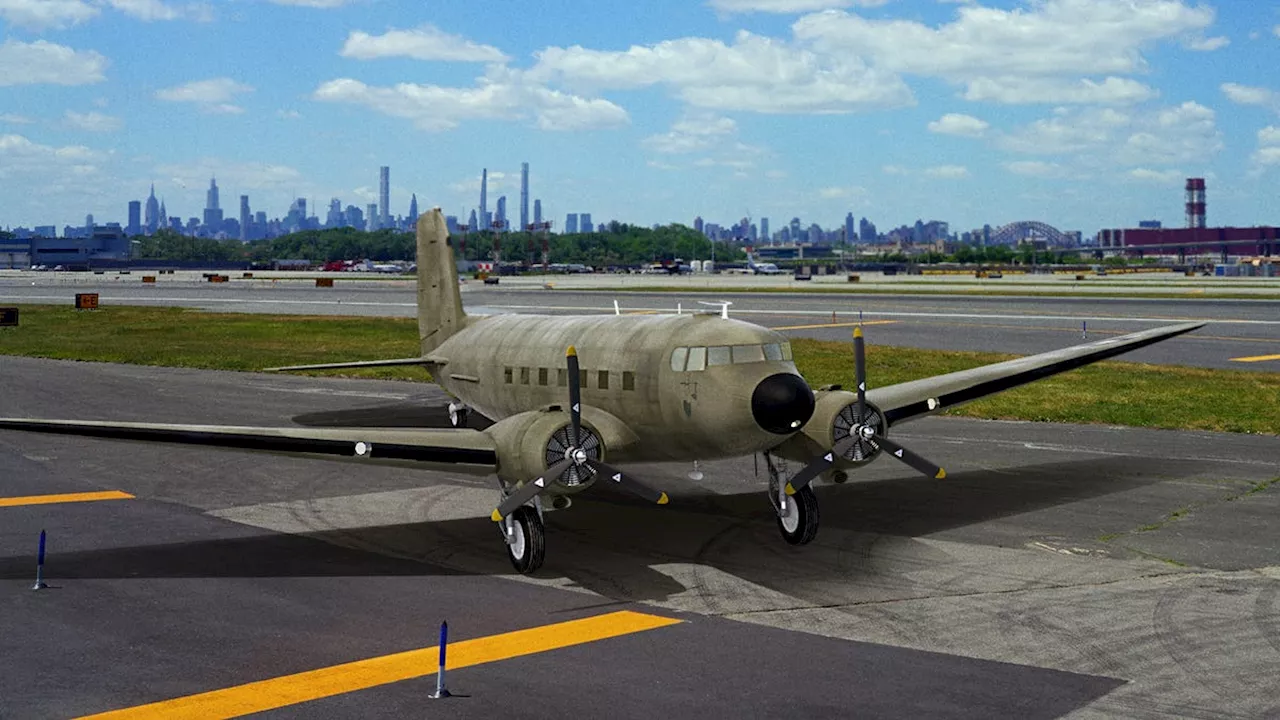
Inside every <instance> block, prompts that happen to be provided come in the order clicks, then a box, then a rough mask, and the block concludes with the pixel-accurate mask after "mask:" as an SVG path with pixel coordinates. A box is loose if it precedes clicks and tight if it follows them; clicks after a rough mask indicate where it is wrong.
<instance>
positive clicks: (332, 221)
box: [324, 198, 346, 228]
mask: <svg viewBox="0 0 1280 720" xmlns="http://www.w3.org/2000/svg"><path fill="white" fill-rule="evenodd" d="M345 221H346V218H345V217H344V216H343V214H342V201H341V200H339V199H338V198H332V199H330V200H329V212H327V213H325V216H324V226H325V227H329V228H336V227H341V226H342V225H343V223H344V222H345Z"/></svg>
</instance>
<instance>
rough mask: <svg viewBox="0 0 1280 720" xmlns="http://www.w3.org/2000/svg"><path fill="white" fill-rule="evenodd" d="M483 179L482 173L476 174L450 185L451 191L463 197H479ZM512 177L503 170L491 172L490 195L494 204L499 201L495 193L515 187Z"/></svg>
mask: <svg viewBox="0 0 1280 720" xmlns="http://www.w3.org/2000/svg"><path fill="white" fill-rule="evenodd" d="M483 177H484V176H483V175H482V174H481V173H476V174H475V175H472V176H470V177H467V178H463V179H462V180H459V181H457V182H454V183H450V184H449V189H450V190H452V191H454V192H456V193H461V194H463V195H468V196H469V195H472V194H474V195H476V196H477V197H478V196H479V195H480V181H481V180H482V179H483ZM511 177H512V176H511V175H508V174H507V173H505V172H503V171H501V170H490V171H489V195H490V197H491V198H493V200H492V202H496V201H497V195H494V193H501V192H502V191H503V190H510V189H512V188H513V187H514V186H513V185H512V183H511Z"/></svg>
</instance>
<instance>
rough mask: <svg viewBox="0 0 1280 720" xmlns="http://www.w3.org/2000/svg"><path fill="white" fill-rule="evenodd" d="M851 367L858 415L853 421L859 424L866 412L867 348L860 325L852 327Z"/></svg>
mask: <svg viewBox="0 0 1280 720" xmlns="http://www.w3.org/2000/svg"><path fill="white" fill-rule="evenodd" d="M853 369H854V381H855V382H857V383H858V417H857V418H855V422H856V423H858V424H861V423H862V418H863V417H865V416H866V413H867V349H866V347H865V344H864V343H863V341H862V328H860V327H856V328H854V329H853Z"/></svg>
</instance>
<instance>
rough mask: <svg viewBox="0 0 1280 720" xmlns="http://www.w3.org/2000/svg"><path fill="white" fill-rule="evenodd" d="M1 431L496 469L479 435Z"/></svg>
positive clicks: (24, 425) (2, 423) (489, 444)
mask: <svg viewBox="0 0 1280 720" xmlns="http://www.w3.org/2000/svg"><path fill="white" fill-rule="evenodd" d="M0 430H20V431H24V432H38V433H53V434H57V435H78V436H82V437H96V438H111V439H117V440H139V441H143V442H158V443H176V444H182V445H202V446H206V447H222V448H237V449H241V450H255V451H259V452H272V453H288V454H303V455H318V456H321V457H331V458H355V459H360V460H361V461H367V462H370V463H374V464H402V463H404V462H405V461H409V462H415V463H434V464H440V465H469V466H475V469H477V470H483V471H484V472H492V471H493V470H494V469H495V468H496V467H497V462H498V458H497V452H496V446H495V445H494V443H493V440H492V439H491V438H490V437H489V436H488V435H487V434H485V433H483V432H480V431H478V430H467V429H457V430H453V429H450V430H424V429H413V430H409V429H404V430H386V429H367V428H293V427H250V426H226V425H170V424H162V423H124V422H96V421H73V420H35V419H24V418H0Z"/></svg>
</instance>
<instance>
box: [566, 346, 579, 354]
mask: <svg viewBox="0 0 1280 720" xmlns="http://www.w3.org/2000/svg"><path fill="white" fill-rule="evenodd" d="M577 354H578V348H576V347H574V346H572V345H570V346H569V349H568V350H565V351H564V356H565V357H574V356H575V355H577Z"/></svg>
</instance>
